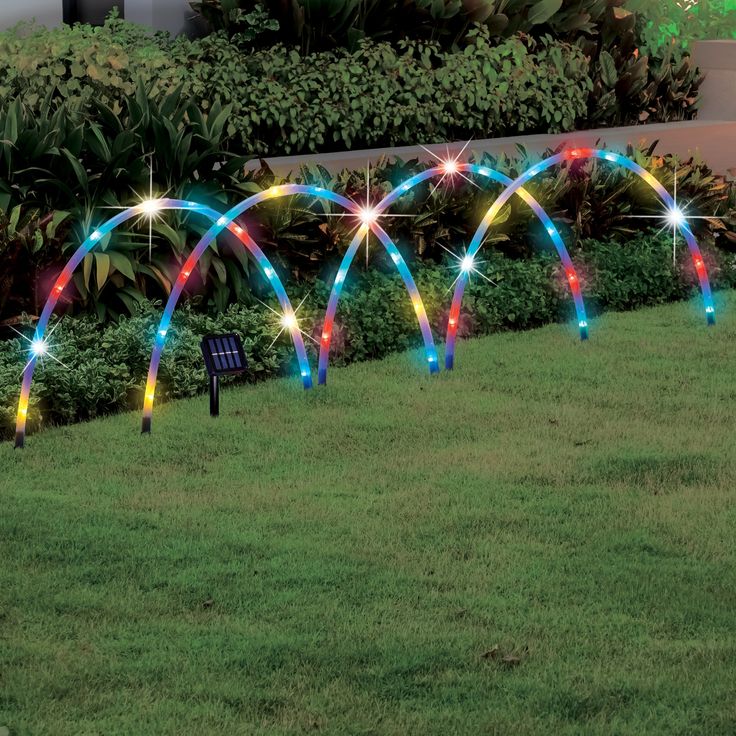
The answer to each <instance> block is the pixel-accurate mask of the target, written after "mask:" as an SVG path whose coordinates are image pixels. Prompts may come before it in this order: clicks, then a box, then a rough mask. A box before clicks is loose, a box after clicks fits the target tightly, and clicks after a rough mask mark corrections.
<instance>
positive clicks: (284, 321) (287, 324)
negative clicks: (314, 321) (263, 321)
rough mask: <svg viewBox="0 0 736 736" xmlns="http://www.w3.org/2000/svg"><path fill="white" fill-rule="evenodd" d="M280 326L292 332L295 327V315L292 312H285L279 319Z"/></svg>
mask: <svg viewBox="0 0 736 736" xmlns="http://www.w3.org/2000/svg"><path fill="white" fill-rule="evenodd" d="M281 325H282V327H284V329H287V330H293V329H294V328H295V327H296V326H297V321H296V315H295V314H294V313H293V312H287V313H286V314H285V315H284V316H283V317H282V318H281Z"/></svg>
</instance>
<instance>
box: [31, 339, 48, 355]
mask: <svg viewBox="0 0 736 736" xmlns="http://www.w3.org/2000/svg"><path fill="white" fill-rule="evenodd" d="M48 351H49V346H48V345H47V344H46V341H45V340H39V339H38V338H36V339H35V340H34V341H33V342H32V343H31V352H32V353H33V354H34V355H35V356H36V357H37V358H38V357H40V356H41V355H46V353H48Z"/></svg>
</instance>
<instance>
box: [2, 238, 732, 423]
mask: <svg viewBox="0 0 736 736" xmlns="http://www.w3.org/2000/svg"><path fill="white" fill-rule="evenodd" d="M683 250H684V249H683ZM573 257H574V259H575V261H576V264H577V265H578V268H579V272H580V273H581V275H582V281H583V288H584V292H585V295H586V300H587V306H588V311H589V313H590V314H591V315H595V314H596V313H597V312H599V311H601V310H604V309H630V308H633V307H638V306H642V305H648V304H658V303H662V302H667V301H672V300H676V299H681V298H684V297H686V296H688V295H689V294H691V293H693V292H694V288H695V287H694V284H695V283H696V281H695V278H694V274H693V272H692V268H691V266H690V265H689V262H688V258H687V254H686V252H682V251H681V252H680V253H679V257H678V263H677V265H675V264H673V261H672V250H671V242H670V241H669V239H668V238H667V237H663V238H657V237H652V236H651V235H640V236H638V237H636V238H635V239H633V240H632V241H630V242H629V243H627V244H626V246H622V245H621V244H620V243H617V242H614V241H605V242H599V241H595V240H585V241H583V242H582V243H581V245H580V248H579V249H578V250H577V251H576V252H574V253H573ZM707 258H708V264H709V267H710V270H711V275H712V277H713V281H714V285H716V286H719V285H720V286H734V285H736V261H735V260H734V258H733V256H728V255H724V254H722V253H719V252H718V251H709V252H708V253H707ZM481 270H482V272H483V273H484V275H485V276H486V277H488V278H489V279H492V281H493V283H489V282H488V281H486V280H484V279H482V278H479V277H476V278H474V279H473V280H472V281H471V284H470V286H469V288H468V291H467V293H466V298H465V301H464V313H463V318H462V321H461V332H460V334H461V335H462V336H464V337H467V336H471V335H484V334H488V333H491V332H495V331H498V330H508V329H527V328H530V327H536V326H539V325H542V324H545V323H548V322H552V321H555V320H558V319H566V318H568V317H569V316H570V315H571V313H572V311H571V303H570V297H569V293H568V290H567V287H566V285H565V281H564V275H563V273H562V272H561V269H560V266H559V261H558V260H557V259H556V258H554V257H553V256H552V255H551V254H549V253H548V252H546V253H545V252H542V253H540V254H539V255H537V256H535V257H533V258H530V259H526V260H518V259H510V258H508V257H505V256H503V255H501V254H498V253H493V252H492V251H489V252H487V253H486V254H485V255H484V260H483V263H482V265H481ZM415 275H416V279H417V283H418V284H419V288H420V290H421V292H422V295H423V299H424V301H425V306H426V307H427V312H428V315H429V317H430V320H431V321H432V323H433V325H434V328H435V335H436V337H437V339H442V336H443V335H444V329H445V327H446V318H447V307H448V303H449V298H450V295H449V294H448V292H447V289H448V286H449V285H450V283H451V282H452V280H453V278H454V276H455V269H454V268H453V267H452V265H451V263H450V262H445V263H443V264H441V265H429V264H425V265H422V266H420V267H418V268H417V269H416V274H415ZM302 291H303V290H302ZM299 296H301V294H299V293H296V294H295V293H292V297H293V298H295V299H297V298H299ZM304 297H305V301H304V304H303V306H302V308H301V309H300V310H299V317H300V326H301V327H302V328H303V329H304V330H305V331H307V332H309V331H314V332H315V333H318V332H319V330H320V328H321V325H320V320H321V317H322V314H323V311H324V306H325V303H326V298H327V285H326V284H325V283H323V282H317V283H316V285H315V288H314V289H313V290H310V291H309V292H306V293H304ZM274 306H275V305H274ZM159 315H160V306H159V305H154V304H151V303H144V304H142V305H140V308H139V310H138V311H137V313H136V314H135V315H134V316H133V317H130V318H126V319H122V320H120V321H119V322H118V323H117V324H113V325H109V326H107V327H105V328H100V326H99V325H98V324H97V323H96V321H95V320H93V319H90V318H76V319H63V320H62V321H61V323H60V325H59V326H58V329H56V330H55V332H54V333H53V337H52V344H53V352H54V355H55V357H57V358H58V359H59V360H60V361H62V362H63V363H64V364H65V365H61V364H60V363H56V362H55V361H52V360H48V359H47V360H44V362H43V364H42V365H41V366H40V367H39V369H38V370H37V377H36V380H35V382H34V386H33V392H32V404H31V413H30V423H31V425H32V426H33V427H38V426H39V425H40V424H44V425H46V424H51V423H60V422H61V423H65V422H72V421H76V420H79V419H86V418H90V417H94V416H97V415H100V414H105V413H109V412H113V411H118V410H122V409H126V408H136V407H139V406H140V405H141V402H142V395H143V389H144V386H145V376H146V371H147V369H148V361H149V359H150V352H151V345H152V344H153V337H154V334H155V329H156V324H157V321H158V318H159ZM338 320H339V321H338V328H337V333H336V337H337V339H336V342H335V346H334V348H335V349H334V351H333V362H336V363H338V364H339V363H345V362H351V361H355V360H366V359H372V358H380V357H383V356H385V355H386V354H388V353H390V352H394V351H396V350H404V349H407V348H411V347H414V346H416V345H418V344H419V335H418V330H417V327H416V319H415V316H414V311H413V309H412V306H411V301H410V300H409V299H408V297H407V295H406V292H405V290H404V287H403V285H402V283H401V281H400V280H399V278H398V277H397V276H396V275H395V274H393V273H383V272H381V271H376V270H372V271H368V272H366V273H363V274H359V275H352V276H351V278H350V280H349V282H348V284H347V286H346V291H345V294H344V297H343V300H342V302H341V307H340V310H339V312H338ZM279 330H280V325H279V323H278V320H277V318H276V317H275V315H273V313H272V312H270V311H269V309H268V308H267V307H266V306H264V305H260V304H254V305H252V306H245V305H241V306H235V305H234V306H231V307H229V308H228V309H227V310H226V311H225V312H223V313H220V314H218V315H217V316H206V315H202V314H198V313H196V312H195V311H193V310H192V309H190V308H186V307H185V308H183V309H181V310H179V311H178V312H177V313H176V315H175V319H174V323H173V326H172V328H171V330H170V337H169V342H168V343H167V348H166V351H165V353H164V359H163V362H162V364H161V370H160V374H159V388H158V398H159V399H160V400H165V399H167V398H177V397H185V396H192V395H194V394H196V393H198V392H201V391H203V390H204V389H205V388H206V386H207V380H206V375H205V372H204V368H203V365H202V360H201V355H200V352H199V340H200V338H201V336H202V335H203V334H206V333H208V332H221V331H225V332H227V331H235V332H238V333H240V334H241V335H242V337H243V339H244V344H245V347H246V351H247V353H248V359H249V362H250V366H249V371H248V374H247V375H246V376H245V377H244V378H245V380H248V381H253V380H259V379H263V378H266V377H269V376H273V375H280V374H284V373H293V372H294V371H295V366H294V365H292V363H293V350H292V347H291V345H290V342H289V339H288V336H287V335H285V334H284V335H282V337H281V338H280V339H279V340H278V341H277V342H276V343H273V338H274V336H275V335H276V334H277V333H278V332H279ZM29 334H30V332H29ZM313 352H314V351H313ZM26 360H27V344H26V343H25V342H24V341H22V340H20V339H15V340H7V341H5V342H0V424H1V425H2V429H1V430H0V431H1V432H2V434H3V435H4V436H10V432H11V426H12V423H13V421H14V418H15V402H16V401H17V396H18V390H19V375H20V373H21V370H22V368H23V364H24V362H25V361H26ZM312 362H313V364H314V360H313V361H312Z"/></svg>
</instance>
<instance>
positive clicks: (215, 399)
mask: <svg viewBox="0 0 736 736" xmlns="http://www.w3.org/2000/svg"><path fill="white" fill-rule="evenodd" d="M210 416H211V417H219V416H220V377H219V376H210Z"/></svg>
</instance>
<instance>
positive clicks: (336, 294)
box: [317, 162, 588, 385]
mask: <svg viewBox="0 0 736 736" xmlns="http://www.w3.org/2000/svg"><path fill="white" fill-rule="evenodd" d="M454 171H457V172H465V171H467V172H469V173H472V174H477V175H478V176H483V177H486V178H488V179H492V180H493V181H497V182H500V183H501V184H505V185H510V184H511V183H512V180H511V179H510V178H509V177H508V176H505V175H504V174H501V173H499V172H498V171H495V170H494V169H491V168H489V167H487V166H479V165H477V164H468V163H459V162H458V163H454ZM448 173H449V172H448V170H447V168H446V165H443V164H440V165H439V166H435V167H433V168H431V169H427V170H425V171H422V172H420V173H419V174H416V175H414V176H412V177H411V178H410V179H407V180H406V181H405V182H403V183H401V184H399V186H397V187H396V188H395V189H393V190H392V191H391V192H389V193H388V194H387V195H386V196H385V197H384V198H383V199H382V200H381V201H380V202H379V203H378V204H377V205H376V206H375V208H374V211H375V212H376V214H380V213H381V212H384V211H385V210H386V209H387V208H388V207H390V206H391V205H392V204H393V203H394V202H395V201H396V200H397V199H398V198H399V197H401V196H402V195H403V194H405V193H406V192H408V191H410V190H411V189H413V188H414V187H415V186H417V185H418V184H421V183H422V182H423V181H427V180H428V179H432V178H433V177H435V176H446V175H448ZM516 193H517V194H518V195H519V196H520V197H521V198H522V199H523V200H524V201H525V202H526V203H527V204H528V205H529V206H530V207H531V209H532V210H533V212H534V214H535V215H536V216H537V217H538V218H539V220H540V221H541V223H542V224H543V225H544V227H545V229H546V231H547V234H548V235H549V237H550V238H551V240H552V243H553V244H554V246H555V249H556V250H557V253H558V255H559V257H560V260H561V261H562V265H563V266H564V268H565V274H566V277H567V282H568V284H569V285H570V291H571V292H572V297H573V301H574V302H575V311H576V314H577V320H578V328H579V330H580V339H581V340H586V339H587V338H588V319H587V317H586V314H585V303H584V301H583V295H582V293H581V292H580V280H579V279H578V275H577V272H576V271H575V266H574V265H573V262H572V260H571V259H570V255H569V253H568V252H567V248H566V247H565V243H564V241H563V240H562V237H561V236H560V233H559V232H558V230H557V228H556V227H555V225H554V223H553V222H552V220H551V219H550V217H549V215H548V214H547V213H546V212H545V210H544V209H543V208H542V206H541V205H540V204H539V202H537V200H536V199H534V197H532V195H531V194H529V192H527V191H526V190H525V189H519V190H518V191H517V192H516ZM360 243H361V234H360V233H358V234H357V235H356V236H355V237H354V238H353V240H352V242H351V243H350V246H349V247H348V249H347V251H346V252H345V255H344V256H343V259H342V262H341V263H340V267H339V268H338V270H337V274H336V275H335V281H334V283H333V286H332V291H331V292H330V298H329V301H328V303H327V311H326V313H325V319H324V322H323V326H322V336H321V339H320V346H319V367H318V371H317V381H318V383H319V384H320V385H324V384H325V383H327V370H328V367H329V361H330V345H331V342H332V333H333V329H334V325H335V314H336V313H337V304H338V302H339V300H340V295H341V294H342V289H343V286H344V284H345V278H346V276H347V273H348V271H349V270H350V267H351V265H352V264H353V261H354V259H355V256H356V253H357V251H358V248H359V247H360ZM394 247H395V246H394ZM387 250H388V251H389V255H390V256H391V257H392V259H393V260H394V262H396V258H395V256H394V253H393V251H391V250H390V249H389V248H388V247H387Z"/></svg>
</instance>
